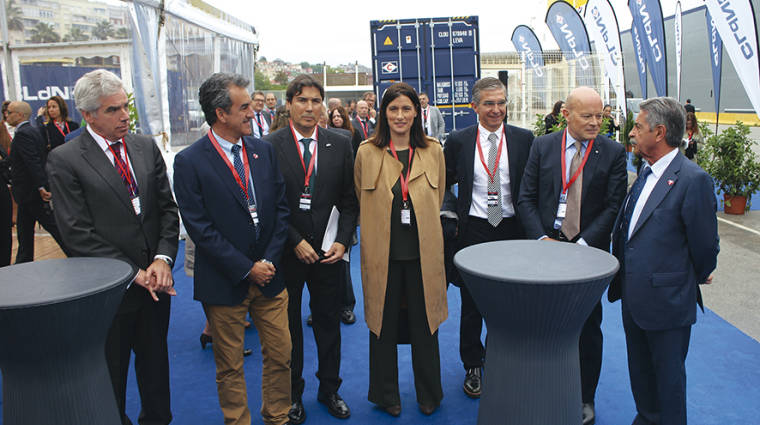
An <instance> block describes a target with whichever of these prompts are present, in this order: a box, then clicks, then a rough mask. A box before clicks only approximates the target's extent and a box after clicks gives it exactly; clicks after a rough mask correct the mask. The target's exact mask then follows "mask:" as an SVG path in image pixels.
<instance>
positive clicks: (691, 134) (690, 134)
mask: <svg viewBox="0 0 760 425" xmlns="http://www.w3.org/2000/svg"><path fill="white" fill-rule="evenodd" d="M693 135H694V132H693V131H690V132H689V141H690V142H691V136H693Z"/></svg>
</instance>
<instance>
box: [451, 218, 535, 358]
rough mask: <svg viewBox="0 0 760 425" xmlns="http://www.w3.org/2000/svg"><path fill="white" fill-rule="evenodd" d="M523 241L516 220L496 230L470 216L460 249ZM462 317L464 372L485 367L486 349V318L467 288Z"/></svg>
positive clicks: (504, 221)
mask: <svg viewBox="0 0 760 425" xmlns="http://www.w3.org/2000/svg"><path fill="white" fill-rule="evenodd" d="M522 237H523V231H522V227H521V226H520V225H519V223H518V221H517V219H516V218H515V217H510V218H504V219H502V220H501V223H499V225H498V226H497V227H493V226H491V224H490V223H489V222H488V220H486V219H484V218H478V217H473V216H470V217H468V218H467V222H466V224H465V225H464V226H463V227H460V229H459V240H458V242H459V244H458V245H459V248H458V249H457V250H459V249H462V248H467V247H468V246H471V245H476V244H479V243H483V242H493V241H501V240H511V239H520V238H522ZM459 289H460V291H461V296H462V313H461V316H460V323H459V355H460V357H461V358H462V363H463V365H464V368H465V369H473V368H479V367H483V360H484V358H485V355H486V351H485V347H484V346H483V344H482V343H481V341H480V333H481V332H482V331H483V316H482V315H481V314H480V311H478V308H477V306H475V301H473V299H472V296H471V295H470V291H469V290H468V289H467V284H463V285H462V286H461V288H459Z"/></svg>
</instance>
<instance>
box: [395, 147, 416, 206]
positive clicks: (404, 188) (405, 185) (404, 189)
mask: <svg viewBox="0 0 760 425" xmlns="http://www.w3.org/2000/svg"><path fill="white" fill-rule="evenodd" d="M390 146H391V153H392V154H393V157H394V158H396V161H399V159H398V154H397V153H396V148H395V147H394V146H393V140H391V141H390ZM413 156H414V148H413V147H412V146H411V145H410V146H409V165H408V166H407V167H406V178H404V173H401V175H400V176H399V180H401V197H402V198H403V199H404V203H406V202H407V200H408V199H409V173H411V171H412V157H413ZM399 162H401V161H399Z"/></svg>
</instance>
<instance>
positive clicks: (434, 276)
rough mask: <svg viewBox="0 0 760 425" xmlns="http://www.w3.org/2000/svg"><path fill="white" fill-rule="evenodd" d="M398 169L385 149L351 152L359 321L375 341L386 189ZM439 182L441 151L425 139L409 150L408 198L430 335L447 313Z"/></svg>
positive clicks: (384, 263)
mask: <svg viewBox="0 0 760 425" xmlns="http://www.w3.org/2000/svg"><path fill="white" fill-rule="evenodd" d="M402 168H403V167H402V165H401V163H400V162H398V161H397V160H396V159H395V158H393V156H391V155H389V154H388V153H387V149H385V148H382V149H381V148H378V147H377V146H375V145H374V144H372V143H368V142H364V143H362V144H361V145H360V146H359V149H358V150H357V154H356V162H355V164H354V184H355V187H356V196H357V197H358V198H359V206H360V223H361V266H362V287H363V289H364V318H365V320H366V322H367V327H369V330H370V331H371V332H372V333H374V334H375V335H377V336H378V337H379V336H380V331H381V330H382V324H383V306H384V305H385V289H386V286H387V280H388V261H389V251H390V233H391V223H390V215H391V202H392V200H393V192H392V191H391V189H392V187H393V185H394V184H396V181H397V180H398V179H399V176H400V175H401V169H402ZM445 183H446V163H445V161H444V159H443V149H442V148H441V145H440V144H439V143H438V141H437V140H435V139H432V138H428V146H427V147H426V148H424V149H415V150H414V160H413V161H412V170H411V173H410V175H409V196H410V197H411V200H412V204H413V205H414V214H415V216H416V217H417V229H418V235H419V241H420V263H421V267H422V282H423V293H424V294H425V312H426V313H427V318H428V325H429V327H430V333H431V334H432V333H434V332H435V331H436V330H437V329H438V327H439V326H440V324H441V323H443V321H444V320H446V317H447V316H448V313H449V312H448V304H447V299H446V279H445V273H444V266H443V232H442V230H441V219H440V210H441V204H442V202H443V193H444V191H445V190H446V188H445Z"/></svg>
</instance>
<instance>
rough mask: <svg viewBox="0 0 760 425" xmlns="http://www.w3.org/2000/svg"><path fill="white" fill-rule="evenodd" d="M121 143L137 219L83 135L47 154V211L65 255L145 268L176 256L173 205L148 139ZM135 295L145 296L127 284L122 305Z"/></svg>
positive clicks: (100, 154) (162, 169)
mask: <svg viewBox="0 0 760 425" xmlns="http://www.w3.org/2000/svg"><path fill="white" fill-rule="evenodd" d="M124 142H125V144H126V146H127V154H128V155H129V164H130V165H131V166H132V168H133V169H134V174H135V179H136V180H137V185H138V188H139V193H140V207H141V210H142V212H141V214H140V215H139V216H137V215H135V213H134V210H133V207H132V202H131V201H130V199H129V195H128V194H127V190H126V188H125V187H124V183H123V182H122V180H121V177H120V176H119V173H118V172H117V171H116V169H115V168H114V166H113V164H111V162H110V161H109V160H108V157H107V156H106V154H105V153H104V152H103V151H102V150H101V149H100V146H98V144H97V142H95V140H94V139H93V138H92V136H91V135H90V133H89V132H88V131H85V132H83V133H82V134H81V135H80V136H79V137H77V138H75V139H73V140H71V141H70V142H68V143H66V144H64V145H62V146H60V147H58V148H57V149H55V150H53V151H51V152H50V156H49V158H48V163H47V171H48V173H49V175H50V191H51V192H52V194H53V205H54V209H53V212H54V213H55V219H56V223H57V224H58V228H59V229H60V232H61V236H62V237H63V240H64V242H65V243H66V247H67V248H68V250H69V251H70V252H69V254H70V255H72V256H78V257H107V258H117V259H120V260H124V261H126V262H127V263H129V264H131V265H132V266H133V267H135V268H141V269H146V268H147V267H148V266H149V265H150V264H151V263H152V262H153V257H154V256H155V255H157V254H161V255H166V256H167V257H170V258H171V259H172V260H174V257H175V256H176V255H177V245H178V241H179V217H178V216H177V205H176V204H175V203H174V198H173V197H172V192H171V189H170V187H169V180H168V179H167V177H166V164H165V163H164V158H163V157H162V156H161V151H160V150H159V149H158V147H157V146H156V144H155V142H154V141H153V139H151V138H148V137H143V136H136V135H133V134H128V135H127V136H125V137H124ZM142 292H145V293H144V294H141V295H140V293H142ZM130 294H132V295H130ZM140 296H147V291H146V290H145V289H144V288H143V287H141V286H139V285H132V286H131V287H130V290H129V291H127V295H126V296H125V301H124V303H130V302H137V301H138V299H139V297H140Z"/></svg>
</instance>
